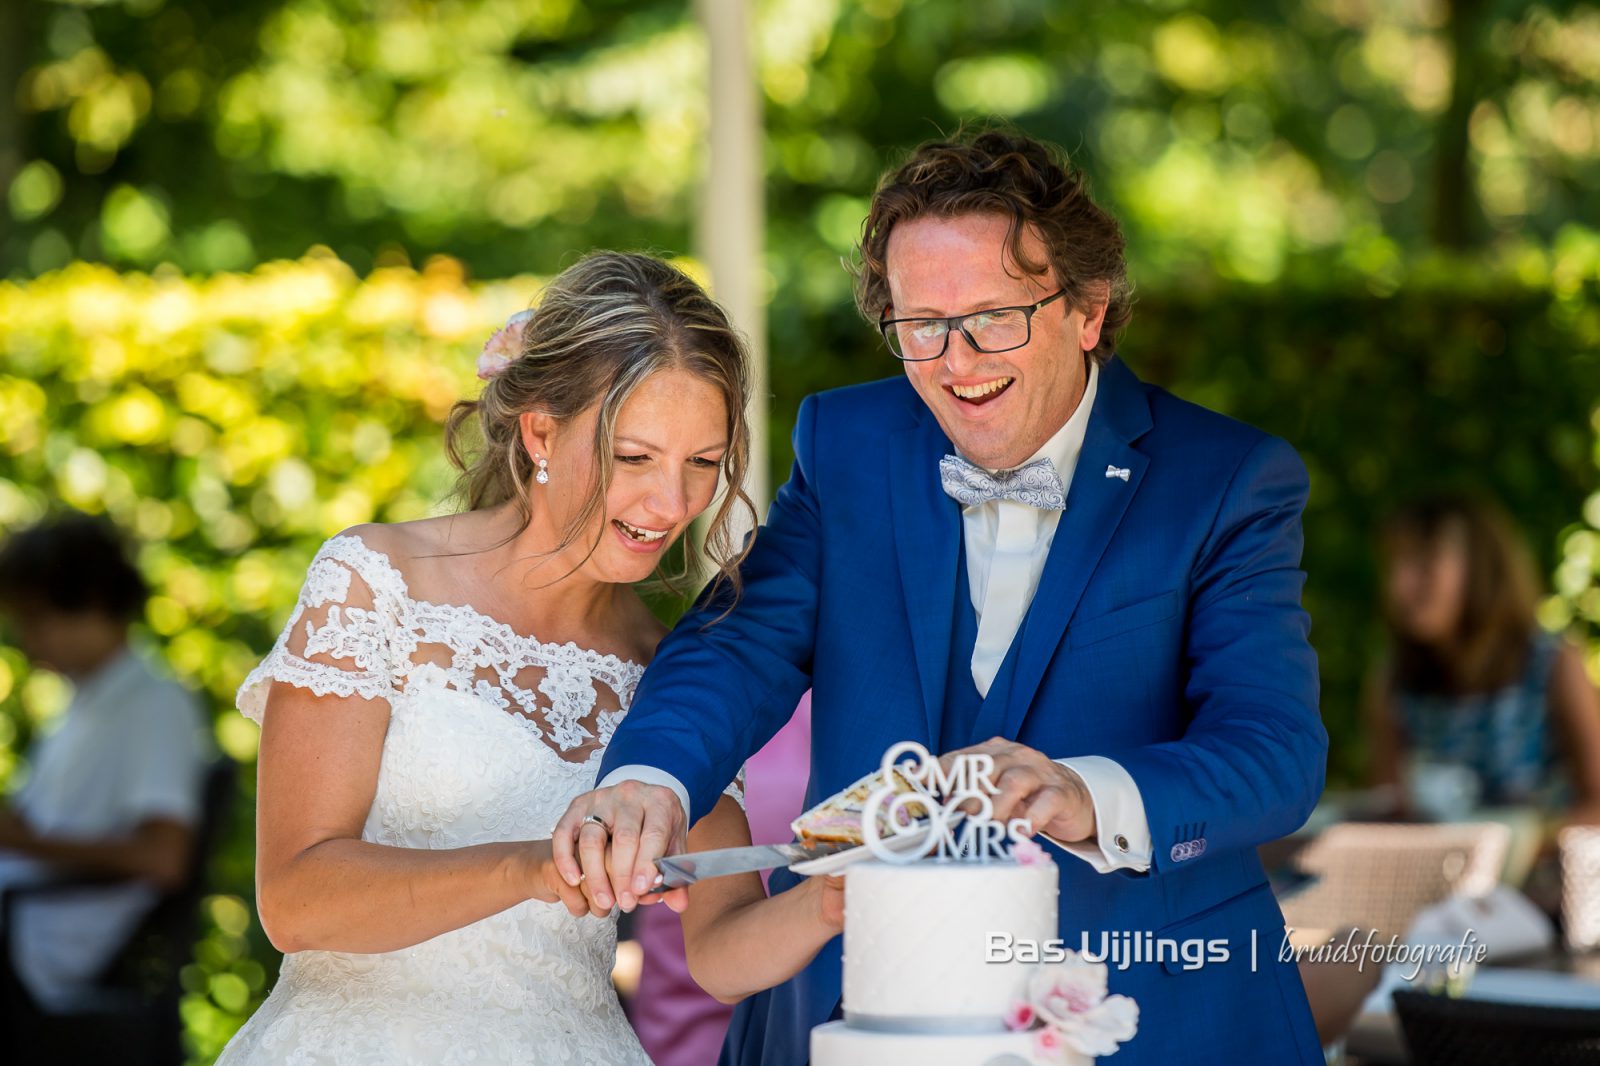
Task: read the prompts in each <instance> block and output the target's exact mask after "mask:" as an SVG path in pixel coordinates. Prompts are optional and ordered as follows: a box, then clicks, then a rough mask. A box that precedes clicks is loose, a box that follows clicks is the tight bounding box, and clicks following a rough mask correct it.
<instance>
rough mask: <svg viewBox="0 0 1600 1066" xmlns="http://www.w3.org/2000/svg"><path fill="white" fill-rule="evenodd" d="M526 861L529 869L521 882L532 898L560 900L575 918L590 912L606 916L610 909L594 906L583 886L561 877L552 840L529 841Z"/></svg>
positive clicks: (550, 900) (582, 916)
mask: <svg viewBox="0 0 1600 1066" xmlns="http://www.w3.org/2000/svg"><path fill="white" fill-rule="evenodd" d="M524 865H525V867H526V869H525V872H524V873H523V875H522V882H523V884H524V886H525V888H526V891H527V893H528V897H529V898H530V899H536V900H540V901H541V902H544V903H560V904H562V905H563V906H565V907H566V908H567V911H568V912H569V913H570V914H571V915H572V916H573V917H574V918H585V917H588V916H589V915H590V914H594V915H596V916H598V917H604V916H605V915H606V914H608V913H610V912H609V911H598V910H593V909H591V908H590V906H589V897H588V896H586V895H584V892H583V888H582V887H581V886H574V885H569V884H567V881H566V878H564V877H562V876H561V871H560V870H558V869H557V868H556V862H555V855H554V853H553V851H552V849H551V845H550V841H548V840H530V841H528V851H527V855H526V861H525V863H524Z"/></svg>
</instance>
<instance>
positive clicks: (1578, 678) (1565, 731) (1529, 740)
mask: <svg viewBox="0 0 1600 1066" xmlns="http://www.w3.org/2000/svg"><path fill="white" fill-rule="evenodd" d="M1382 552H1383V593H1384V607H1385V619H1386V621H1387V623H1388V627H1389V634H1390V651H1389V655H1388V659H1387V662H1386V663H1385V664H1384V665H1383V666H1382V667H1381V668H1380V670H1379V671H1378V673H1377V675H1376V677H1375V678H1374V679H1373V681H1372V683H1371V684H1370V686H1369V693H1368V700H1367V703H1368V714H1369V727H1370V730H1371V736H1372V743H1373V761H1372V767H1373V776H1374V778H1375V783H1376V784H1379V785H1387V786H1391V787H1392V788H1394V789H1395V792H1396V794H1397V795H1405V793H1404V792H1402V791H1401V789H1402V787H1403V786H1404V785H1405V784H1406V781H1405V777H1406V770H1407V767H1408V766H1412V767H1414V766H1415V765H1416V764H1417V763H1418V762H1419V761H1421V762H1427V763H1439V764H1446V765H1449V766H1453V767H1458V768H1462V769H1464V770H1466V771H1470V774H1471V775H1472V776H1473V777H1475V778H1476V791H1477V797H1476V802H1477V803H1479V804H1481V805H1483V806H1489V807H1501V806H1512V805H1520V806H1531V807H1537V808H1540V809H1542V810H1544V811H1546V812H1549V813H1552V814H1554V813H1566V814H1568V815H1569V816H1570V817H1572V818H1574V819H1577V820H1583V821H1594V820H1600V696H1597V695H1596V692H1595V688H1594V685H1593V684H1592V683H1591V682H1590V680H1589V678H1588V676H1587V674H1586V673H1585V671H1584V665H1583V657H1582V654H1581V652H1580V651H1579V649H1578V648H1577V647H1575V646H1574V645H1573V644H1571V643H1570V642H1568V641H1566V640H1563V639H1562V638H1561V637H1559V636H1556V635H1554V634H1551V633H1548V632H1546V631H1544V630H1543V629H1541V628H1539V626H1538V624H1537V623H1536V622H1535V620H1534V609H1535V603H1536V597H1537V584H1536V582H1535V580H1534V576H1533V566H1532V564H1531V562H1530V560H1529V557H1528V552H1527V549H1526V547H1525V546H1524V545H1523V543H1522V542H1521V540H1520V538H1519V537H1518V536H1517V534H1516V533H1515V532H1514V531H1513V529H1512V526H1511V523H1510V521H1509V520H1508V519H1507V518H1506V517H1505V516H1504V515H1503V514H1502V513H1501V512H1500V511H1499V509H1498V508H1496V507H1494V506H1492V505H1490V504H1488V503H1485V502H1482V501H1479V500H1474V499H1471V498H1468V497H1460V496H1441V497H1437V498H1433V499H1428V500H1423V501H1419V502H1416V503H1413V504H1411V505H1409V506H1407V507H1404V508H1402V509H1400V510H1399V511H1397V512H1396V513H1395V514H1394V515H1392V516H1391V517H1390V519H1389V520H1388V522H1387V523H1386V524H1385V527H1384V530H1383V537H1382ZM1417 801H1418V796H1416V795H1410V796H1407V797H1406V801H1405V803H1404V804H1403V807H1404V812H1405V813H1410V811H1411V808H1412V807H1413V806H1415V805H1416V803H1417Z"/></svg>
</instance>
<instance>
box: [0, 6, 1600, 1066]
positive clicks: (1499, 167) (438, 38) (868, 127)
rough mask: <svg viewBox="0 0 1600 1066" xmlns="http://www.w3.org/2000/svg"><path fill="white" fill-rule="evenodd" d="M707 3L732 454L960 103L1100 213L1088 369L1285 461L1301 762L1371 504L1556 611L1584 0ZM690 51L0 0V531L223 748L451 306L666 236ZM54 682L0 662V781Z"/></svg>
mask: <svg viewBox="0 0 1600 1066" xmlns="http://www.w3.org/2000/svg"><path fill="white" fill-rule="evenodd" d="M751 9H752V12H753V16H754V17H753V22H754V38H755V44H756V53H757V76H758V79H759V91H760V93H761V100H762V107H763V118H764V124H765V175H766V185H765V189H766V196H767V233H766V239H767V247H768V249H769V251H768V254H767V257H766V261H765V264H764V267H765V275H766V277H765V281H766V289H767V292H768V294H769V297H770V303H769V308H768V313H769V336H770V347H771V362H772V367H771V382H772V387H773V390H774V397H773V413H774V417H773V420H772V425H771V430H770V431H771V434H772V452H773V456H774V463H775V466H776V467H777V469H775V470H774V474H775V476H777V477H778V478H781V477H782V475H783V469H782V467H783V465H784V463H785V462H786V457H787V455H788V446H787V434H788V430H789V421H790V418H791V417H792V413H793V411H794V409H795V407H796V405H797V404H798V402H799V399H800V397H801V396H803V395H805V394H806V393H809V392H812V391H815V390H817V389H821V388H827V387H831V386H834V385H839V384H845V383H849V382H853V381H861V380H866V379H869V378H874V377H880V376H884V375H886V374H890V373H894V372H896V367H895V366H894V365H893V364H892V363H891V362H889V361H888V360H887V358H886V356H885V355H884V353H883V352H882V351H881V349H879V348H878V346H877V344H876V342H875V340H874V338H873V337H872V335H871V333H870V331H869V330H867V329H866V328H864V326H863V324H862V323H861V322H860V320H859V319H858V318H857V317H856V315H855V313H854V311H853V310H852V308H851V306H850V300H849V284H848V278H847V275H846V272H845V271H844V270H843V269H842V267H841V265H840V259H841V257H846V256H848V255H849V253H850V250H851V247H852V244H853V242H854V240H855V238H856V236H857V233H858V231H859V226H860V222H861V219H862V217H863V216H864V214H865V210H866V203H867V198H868V196H869V195H870V192H871V189H872V185H873V182H874V181H875V180H876V177H877V175H878V174H879V173H880V172H881V171H882V170H883V169H884V168H885V167H886V166H888V165H890V164H891V163H892V162H893V161H894V160H895V159H896V158H898V157H899V155H900V154H901V153H903V152H904V151H905V150H907V149H909V147H910V146H912V145H913V144H915V143H916V142H917V141H919V140H921V139H923V138H925V137H928V136H932V135H934V134H936V133H938V132H939V131H941V130H949V129H951V128H953V127H954V126H955V125H956V124H957V123H959V122H960V121H962V120H964V119H969V118H978V117H986V116H999V117H1003V118H1009V119H1012V120H1015V121H1016V122H1018V123H1019V124H1021V125H1022V126H1024V127H1025V128H1026V129H1027V130H1029V131H1030V132H1032V133H1034V134H1037V135H1039V136H1043V137H1046V138H1050V139H1053V140H1055V141H1058V142H1059V143H1061V144H1063V145H1065V146H1066V147H1067V148H1068V149H1069V150H1070V151H1071V152H1072V154H1073V156H1074V158H1075V160H1076V161H1077V162H1078V163H1079V164H1080V165H1081V166H1082V167H1083V168H1084V169H1085V170H1086V171H1087V172H1088V174H1089V175H1090V176H1091V178H1092V181H1093V184H1094V188H1095V190H1096V194H1097V196H1098V197H1099V198H1101V199H1102V201H1103V202H1105V203H1106V204H1107V206H1109V207H1110V208H1111V209H1112V210H1113V211H1114V212H1115V213H1116V214H1117V216H1118V217H1119V219H1121V220H1122V222H1123V224H1124V226H1125V228H1126V231H1127V234H1128V239H1129V254H1130V263H1131V268H1132V274H1133V276H1134V278H1135V280H1136V282H1137V283H1138V285H1139V290H1140V292H1139V302H1138V305H1137V307H1136V309H1135V317H1134V321H1133V324H1132V326H1131V327H1130V329H1129V331H1128V333H1127V335H1126V337H1125V338H1124V341H1123V344H1122V352H1123V355H1124V357H1125V358H1126V359H1127V360H1128V362H1129V363H1130V364H1131V365H1132V366H1133V368H1134V369H1135V370H1136V371H1137V372H1138V373H1140V374H1141V375H1142V376H1144V377H1145V378H1146V379H1148V380H1153V381H1156V382H1159V383H1162V384H1166V385H1168V386H1170V387H1171V388H1173V389H1174V390H1175V391H1176V392H1178V393H1179V394H1180V395H1183V396H1186V397H1188V398H1191V399H1194V400H1196V401H1198V402H1200V403H1203V404H1206V405H1208V406H1211V407H1214V408H1216V409H1219V410H1222V411H1225V412H1227V413H1230V414H1233V415H1235V416H1237V417H1240V418H1243V419H1245V420H1246V421H1249V422H1252V423H1254V424H1256V425H1259V426H1262V427H1263V428H1266V429H1268V430H1270V431H1272V432H1275V433H1278V434H1280V435H1281V436H1283V437H1285V438H1286V439H1288V440H1289V441H1290V442H1292V443H1293V444H1294V445H1295V446H1296V447H1297V448H1298V449H1299V450H1300V451H1301V454H1302V455H1303V456H1304V458H1305V459H1306V461H1307V464H1308V466H1309V467H1310V469H1311V473H1312V479H1313V481H1312V497H1311V502H1310V505H1309V507H1308V510H1307V514H1306V563H1305V565H1306V569H1307V571H1308V574H1309V581H1308V585H1307V589H1306V602H1307V606H1308V607H1309V609H1310V610H1311V612H1312V615H1313V622H1314V631H1313V641H1314V643H1315V644H1316V646H1317V650H1318V653H1319V656H1320V658H1321V662H1322V667H1323V687H1324V711H1325V717H1326V718H1327V721H1328V726H1329V729H1330V732H1331V733H1332V735H1333V739H1334V747H1333V752H1332V764H1331V767H1330V772H1331V777H1332V779H1333V780H1335V781H1345V782H1349V781H1354V780H1357V779H1359V777H1360V775H1361V773H1362V772H1363V770H1364V760H1365V752H1364V747H1363V741H1362V738H1361V736H1360V734H1359V730H1358V729H1357V727H1356V716H1355V701H1356V693H1357V690H1358V688H1359V684H1360V679H1361V675H1362V673H1363V671H1364V670H1365V669H1366V667H1367V665H1368V663H1369V662H1370V661H1371V657H1372V655H1373V654H1374V652H1375V650H1376V648H1377V645H1378V642H1379V634H1378V630H1377V627H1376V625H1375V619H1374V612H1373V606H1372V605H1373V602H1374V593H1375V573H1374V565H1373V557H1372V550H1371V549H1372V534H1373V529H1374V526H1375V523H1376V520H1377V518H1378V516H1379V515H1380V514H1381V513H1382V512H1383V511H1384V510H1385V509H1386V508H1387V507H1389V506H1390V505H1392V504H1393V503H1394V502H1396V501H1397V500H1399V499H1402V498H1404V497H1406V496H1408V495H1411V494H1413V493H1415V492H1417V491H1419V490H1422V489H1426V488H1431V487H1435V486H1438V485H1441V484H1451V485H1457V486H1465V487H1470V488H1475V489H1478V490H1480V491H1484V492H1487V493H1490V494H1493V495H1495V496H1497V497H1499V498H1500V499H1501V500H1502V501H1504V502H1505V503H1506V504H1507V505H1508V506H1509V508H1510V509H1511V510H1512V512H1513V514H1514V515H1515V516H1516V517H1517V519H1518V521H1519V522H1520V524H1521V525H1522V527H1523V529H1524V531H1525V532H1526V534H1527V535H1528V537H1529V540H1530V542H1531V544H1532V546H1533V547H1534V549H1535V552H1536V553H1537V555H1538V557H1539V559H1540V561H1541V564H1542V566H1543V568H1544V571H1545V573H1547V574H1548V575H1550V578H1551V583H1552V595H1551V597H1550V599H1549V600H1548V601H1547V603H1546V604H1545V607H1544V612H1543V617H1544V620H1545V622H1546V623H1547V624H1548V625H1550V626H1552V627H1563V626H1576V627H1578V628H1579V629H1580V630H1581V631H1583V632H1585V633H1586V634H1587V635H1588V636H1589V637H1590V638H1591V642H1593V638H1596V637H1600V582H1597V579H1596V574H1597V573H1600V493H1596V491H1595V490H1596V487H1597V483H1600V449H1597V444H1596V440H1597V437H1600V421H1597V418H1600V415H1597V409H1596V404H1597V400H1600V365H1597V363H1600V356H1597V351H1600V236H1597V234H1596V232H1595V231H1594V230H1593V229H1592V228H1585V223H1587V225H1588V226H1590V227H1592V225H1593V220H1595V219H1600V7H1597V6H1596V5H1595V4H1594V3H1593V2H1587V3H1585V2H1569V0H1547V2H1543V3H1534V4H1524V3H1512V2H1510V0H1486V2H1483V3H1475V4H1462V3H1450V2H1447V0H1399V2H1395V3H1373V2H1370V0H1243V2H1230V3H1223V2H1221V0H1196V2H1181V0H1131V2H1129V3H1117V4H1097V3H1091V2H1070V0H990V2H985V3H981V4H977V3H969V2H965V0H753V2H752V4H751ZM706 62H707V55H706V43H705V38H704V35H703V33H702V32H701V31H700V29H699V27H698V26H697V25H696V24H695V19H694V12H693V5H691V4H689V3H687V2H685V0H235V2H232V3H229V4H225V5H222V4H216V3H209V2H206V0H10V2H4V0H0V101H5V103H0V197H3V198H4V199H3V210H0V277H3V278H6V279H9V280H7V281H4V282H0V533H3V532H4V531H5V530H9V529H11V528H15V527H16V526H18V525H20V524H22V523H24V522H26V521H29V520H31V519H32V518H34V517H36V516H37V515H39V514H40V513H42V512H43V510H44V509H45V508H47V507H48V506H50V505H52V504H54V503H57V502H64V503H67V504H70V505H72V506H76V507H81V508H84V509H86V510H91V511H102V510H103V511H105V512H108V513H109V514H111V515H112V516H113V517H115V518H116V519H117V520H118V521H119V522H121V523H123V524H124V525H126V526H127V527H128V528H129V529H130V530H132V531H133V532H134V533H135V534H136V535H137V537H138V538H139V539H140V543H141V545H142V547H141V557H142V561H143V563H144V564H145V566H146V568H147V571H148V572H149V574H150V575H151V577H152V579H153V581H154V582H155V585H156V587H157V595H156V597H155V598H154V599H153V600H152V602H151V605H150V610H149V616H148V618H147V622H146V631H147V636H148V638H149V639H151V640H152V641H154V642H155V643H156V644H158V645H160V647H161V649H162V651H163V652H164V653H165V655H166V657H167V659H168V660H169V661H170V662H171V664H172V666H173V668H174V670H176V671H177V672H178V673H179V674H180V675H181V676H182V677H183V678H184V679H185V680H187V681H188V682H190V683H191V684H193V685H194V686H195V687H196V688H197V689H200V690H202V691H203V692H204V693H206V695H207V697H208V699H209V701H210V703H211V706H212V709H213V711H214V714H215V723H216V734H217V739H218V742H219V744H220V746H221V747H222V748H223V749H224V750H225V751H227V752H229V753H230V754H232V755H234V756H235V757H237V758H240V759H241V760H244V761H245V762H247V763H248V762H250V761H251V760H252V759H253V755H254V747H255V732H254V727H253V726H251V725H250V724H249V723H247V722H245V721H244V720H243V719H242V718H240V717H239V716H238V715H237V714H236V713H234V712H233V711H232V710H231V703H232V693H233V690H234V688H235V687H236V685H237V684H238V682H239V680H240V679H241V678H242V677H243V675H244V673H245V672H246V671H247V670H248V669H249V667H250V666H251V665H253V664H254V662H255V661H256V660H257V658H258V657H259V656H260V654H261V653H262V652H263V651H264V650H265V648H266V647H267V646H268V645H269V644H270V642H271V640H272V639H273V637H274V636H275V633H276V627H277V626H278V625H279V624H280V623H281V620H282V618H283V617H284V616H285V615H286V613H287V611H288V609H289V606H290V604H291V603H292V600H293V598H294V595H295V592H296V590H297V588H298V584H299V581H300V578H301V575H302V573H303V568H304V566H305V563H306V562H307V561H308V559H309V558H310V556H311V554H312V552H313V551H314V550H315V548H316V546H317V544H318V543H320V541H321V540H322V539H323V538H324V537H326V536H327V535H329V534H331V533H333V532H336V531H337V530H339V529H341V528H343V527H345V526H347V525H350V524H352V523H355V522H361V521H368V520H380V521H382V520H401V519H406V518H411V517H415V516H418V515H421V514H425V513H429V512H430V511H433V510H435V509H437V508H439V507H442V506H447V505H448V504H447V497H448V493H449V488H450V472H449V470H448V469H447V467H446V465H445V463H444V459H443V453H442V449H441V447H440V428H441V422H442V419H443V417H444V414H445V413H446V411H447V410H448V408H449V405H450V404H451V403H452V402H453V401H454V400H455V399H456V398H457V397H458V396H460V395H462V394H463V393H466V392H470V391H471V389H472V387H473V384H474V382H473V378H472V374H471V364H472V357H473V354H474V353H475V351H476V349H477V347H478V345H479V344H480V343H481V341H482V339H483V338H484V337H485V336H486V335H487V333H488V331H489V330H491V329H492V328H493V327H494V326H496V325H498V324H499V323H500V322H502V321H503V320H504V318H505V316H506V315H507V314H508V313H510V312H511V311H513V310H516V309H519V308H521V307H523V306H526V305H527V303H528V302H529V301H530V300H531V299H532V298H534V296H535V295H536V293H537V290H538V284H539V280H538V279H539V278H540V277H544V276H548V275H550V274H551V273H553V272H555V271H557V270H559V269H560V268H561V267H563V266H565V265H566V264H568V263H570V262H571V261H572V259H573V258H574V257H575V256H576V255H578V254H580V253H581V252H582V251H584V250H587V249H589V248H592V247H604V246H611V247H626V248H651V249H656V250H662V251H666V252H668V253H672V254H682V253H686V252H689V251H691V250H692V248H693V245H694V243H695V225H694V221H693V219H694V214H695V210H696V205H697V188H698V183H699V180H700V177H701V175H702V172H703V170H704V167H705V165H706V160H705V153H704V147H703V146H704V142H705V137H706V128H707V122H708V105H707V76H706V73H705V71H706ZM414 264H423V265H422V266H421V267H420V268H418V267H416V266H414ZM482 279H504V280H482ZM1591 646H1594V644H1593V643H1591ZM1590 665H1591V670H1592V672H1594V673H1595V675H1596V676H1597V677H1600V652H1597V653H1596V654H1592V655H1591V658H1590ZM65 698H66V691H65V688H64V686H63V684H62V683H61V682H60V681H59V680H58V679H56V678H54V677H53V676H52V675H48V674H44V673H30V672H29V671H28V669H27V666H26V664H25V663H24V662H23V660H22V658H21V657H20V655H19V654H17V653H16V652H15V650H13V649H10V648H7V647H4V646H0V784H4V783H7V782H9V783H12V784H14V783H15V780H16V779H17V777H18V775H20V774H21V773H24V772H25V767H24V766H22V765H21V762H20V760H19V753H20V752H22V751H23V750H24V748H25V746H26V744H27V742H28V740H29V739H30V737H31V736H32V735H34V733H35V732H36V731H37V730H38V729H39V728H41V727H42V726H44V725H45V724H46V723H47V722H48V721H49V719H50V718H51V716H52V715H53V714H55V713H56V712H57V711H59V709H60V707H61V706H62V704H63V702H64V700H65ZM250 777H251V775H250V774H248V773H246V774H245V775H243V783H242V785H241V788H242V792H243V795H242V796H241V803H240V804H239V806H238V808H237V810H236V821H235V825H234V826H233V828H232V830H231V832H230V834H229V837H228V843H227V846H226V848H225V850H224V853H223V854H222V855H221V856H220V857H219V861H218V864H217V868H216V870H215V880H216V895H214V896H213V897H212V898H211V900H210V901H209V902H208V905H207V922H206V932H205V934H204V938H203V941H202V943H201V945H200V947H199V953H198V961H197V963H196V965H195V966H194V967H193V968H192V969H191V970H190V971H188V972H186V974H185V976H184V980H185V984H186V987H187V988H188V990H189V991H188V995H187V997H186V1001H185V1005H184V1011H185V1016H186V1019H187V1023H188V1033H189V1038H190V1041H191V1045H192V1048H191V1050H192V1054H193V1057H194V1060H195V1061H197V1062H205V1061H209V1060H210V1059H211V1058H212V1057H214V1055H215V1053H216V1051H217V1050H218V1049H219V1048H220V1047H221V1045H222V1043H223V1042H224V1041H225V1040H226V1038H227V1036H228V1035H229V1034H230V1033H231V1032H232V1031H233V1030H234V1029H235V1028H236V1027H237V1025H238V1024H239V1023H240V1022H241V1021H242V1019H243V1018H244V1017H245V1016H247V1015H248V1013H249V1011H250V1010H251V1009H252V1008H253V1006H254V1005H255V1004H256V1003H257V1002H259V999H260V997H261V996H262V995H263V994H264V991H265V989H266V988H267V987H268V986H269V984H270V980H271V976H272V974H273V973H274V971H275V968H276V959H275V957H274V955H273V952H272V951H271V949H270V947H269V946H268V945H267V944H266V943H265V940H264V939H263V937H262V936H261V934H260V930H259V927H257V926H256V925H255V923H254V920H253V916H252V912H251V909H250V899H251V893H252V889H251V881H252V871H251V855H252V846H253V842H252V835H251V829H250V817H251V809H252V804H251V798H252V797H251V794H250V793H251V790H252V787H253V786H252V784H251V781H250Z"/></svg>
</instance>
